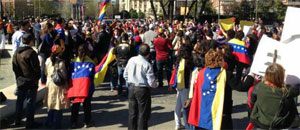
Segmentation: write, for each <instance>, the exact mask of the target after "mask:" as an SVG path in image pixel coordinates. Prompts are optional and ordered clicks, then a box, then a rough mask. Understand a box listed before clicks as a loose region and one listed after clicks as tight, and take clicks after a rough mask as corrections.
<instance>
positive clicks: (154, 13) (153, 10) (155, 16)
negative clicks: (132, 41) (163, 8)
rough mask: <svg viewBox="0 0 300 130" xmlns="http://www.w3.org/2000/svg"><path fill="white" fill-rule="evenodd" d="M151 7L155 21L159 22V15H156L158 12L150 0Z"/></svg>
mask: <svg viewBox="0 0 300 130" xmlns="http://www.w3.org/2000/svg"><path fill="white" fill-rule="evenodd" d="M150 5H151V9H152V12H153V15H154V19H155V21H157V15H156V11H155V8H154V3H153V0H150Z"/></svg>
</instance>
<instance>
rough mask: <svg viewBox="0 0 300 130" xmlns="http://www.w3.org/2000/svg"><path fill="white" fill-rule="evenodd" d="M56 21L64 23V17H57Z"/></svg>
mask: <svg viewBox="0 0 300 130" xmlns="http://www.w3.org/2000/svg"><path fill="white" fill-rule="evenodd" d="M56 22H57V24H63V23H64V19H63V18H60V17H59V18H57V20H56Z"/></svg>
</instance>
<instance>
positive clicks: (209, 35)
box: [205, 30, 214, 39]
mask: <svg viewBox="0 0 300 130" xmlns="http://www.w3.org/2000/svg"><path fill="white" fill-rule="evenodd" d="M205 36H206V37H207V38H209V39H212V38H213V36H214V34H213V32H212V31H211V30H206V31H205Z"/></svg>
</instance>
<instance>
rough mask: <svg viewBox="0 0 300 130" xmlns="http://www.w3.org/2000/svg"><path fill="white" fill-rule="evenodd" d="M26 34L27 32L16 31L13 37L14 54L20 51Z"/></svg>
mask: <svg viewBox="0 0 300 130" xmlns="http://www.w3.org/2000/svg"><path fill="white" fill-rule="evenodd" d="M24 34H25V31H23V30H18V31H16V32H15V33H14V34H13V36H12V40H11V42H12V45H13V53H15V51H16V50H17V49H18V47H20V46H21V45H22V44H23V41H22V38H23V35H24Z"/></svg>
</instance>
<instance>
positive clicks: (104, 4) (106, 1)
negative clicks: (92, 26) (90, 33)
mask: <svg viewBox="0 0 300 130" xmlns="http://www.w3.org/2000/svg"><path fill="white" fill-rule="evenodd" d="M109 3H110V1H109V0H104V1H103V2H102V3H101V6H100V11H99V21H100V22H101V21H102V19H103V18H104V15H105V12H106V9H107V7H108V6H109Z"/></svg>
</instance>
